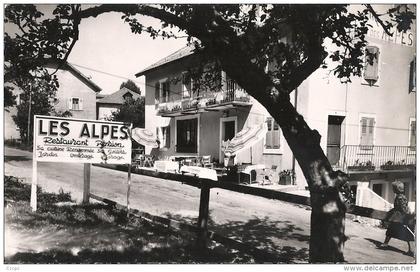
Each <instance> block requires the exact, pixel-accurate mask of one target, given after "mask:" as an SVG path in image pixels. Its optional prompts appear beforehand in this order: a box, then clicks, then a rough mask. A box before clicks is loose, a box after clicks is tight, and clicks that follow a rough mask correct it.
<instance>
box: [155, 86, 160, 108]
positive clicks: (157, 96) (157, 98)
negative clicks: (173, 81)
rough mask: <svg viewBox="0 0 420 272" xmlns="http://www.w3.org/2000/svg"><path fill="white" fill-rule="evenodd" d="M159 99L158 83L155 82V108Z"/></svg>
mask: <svg viewBox="0 0 420 272" xmlns="http://www.w3.org/2000/svg"><path fill="white" fill-rule="evenodd" d="M159 101H160V83H159V82H156V83H155V108H157V107H158V104H159Z"/></svg>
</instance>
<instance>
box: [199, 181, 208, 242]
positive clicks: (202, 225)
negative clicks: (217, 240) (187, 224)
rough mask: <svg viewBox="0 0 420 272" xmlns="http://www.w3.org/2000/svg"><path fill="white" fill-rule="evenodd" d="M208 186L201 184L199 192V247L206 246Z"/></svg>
mask: <svg viewBox="0 0 420 272" xmlns="http://www.w3.org/2000/svg"><path fill="white" fill-rule="evenodd" d="M209 200H210V187H209V186H208V185H207V184H202V186H201V193H200V210H199V214H198V233H197V246H198V248H200V249H205V248H206V247H207V232H208V229H207V223H208V221H209Z"/></svg>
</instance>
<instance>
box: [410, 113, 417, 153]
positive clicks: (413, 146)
mask: <svg viewBox="0 0 420 272" xmlns="http://www.w3.org/2000/svg"><path fill="white" fill-rule="evenodd" d="M409 141H410V149H411V150H416V120H415V119H411V120H410V135H409Z"/></svg>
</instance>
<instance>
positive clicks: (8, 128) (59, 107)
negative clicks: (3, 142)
mask: <svg viewBox="0 0 420 272" xmlns="http://www.w3.org/2000/svg"><path fill="white" fill-rule="evenodd" d="M47 68H48V69H49V70H51V71H55V70H56V69H57V68H58V64H55V63H51V64H49V65H48V66H47ZM56 75H57V78H58V82H59V84H60V86H59V87H58V90H57V93H56V97H55V99H54V101H52V103H53V105H54V109H55V111H56V112H65V111H70V112H71V114H72V118H81V119H96V95H97V93H99V92H100V91H101V90H102V89H101V88H100V87H99V86H98V85H96V84H95V83H94V82H93V81H92V80H91V79H89V78H87V77H86V76H85V75H83V74H82V73H81V72H80V71H79V70H77V69H76V68H75V67H74V66H73V65H71V64H69V63H65V64H64V65H62V66H61V67H60V68H59V69H58V71H57V73H56ZM13 93H14V95H17V98H16V102H17V104H18V105H19V104H20V95H21V94H22V93H23V91H22V90H21V89H19V88H17V87H15V89H14V90H13ZM13 115H16V107H10V108H7V109H5V111H4V122H5V130H4V133H5V135H4V137H5V139H20V134H19V128H18V127H17V126H16V124H15V123H14V121H13V119H12V116H13Z"/></svg>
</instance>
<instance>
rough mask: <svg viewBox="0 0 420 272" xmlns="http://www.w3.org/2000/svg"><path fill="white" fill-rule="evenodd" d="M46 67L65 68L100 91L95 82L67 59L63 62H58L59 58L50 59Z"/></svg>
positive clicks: (93, 88) (96, 90)
mask: <svg viewBox="0 0 420 272" xmlns="http://www.w3.org/2000/svg"><path fill="white" fill-rule="evenodd" d="M45 66H46V67H50V68H55V69H56V68H57V67H58V68H59V69H61V70H67V71H69V72H70V73H72V74H73V75H75V76H76V77H77V78H78V79H79V80H80V81H82V82H83V83H85V84H86V85H88V86H89V87H90V88H91V89H92V90H94V91H95V92H97V93H98V92H100V91H102V88H101V87H99V86H98V85H96V84H95V82H93V81H92V80H91V79H90V78H88V77H87V76H85V75H84V74H83V73H82V72H80V71H79V70H78V69H76V68H75V67H74V66H73V65H72V64H70V63H68V62H67V61H66V62H65V63H60V61H59V60H50V62H49V63H47V64H46V65H45Z"/></svg>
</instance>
